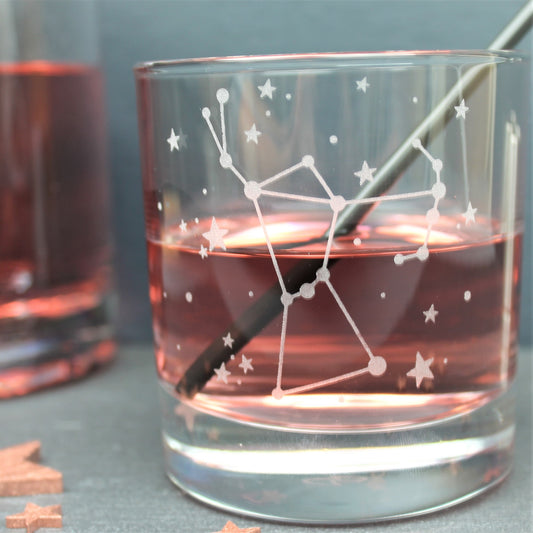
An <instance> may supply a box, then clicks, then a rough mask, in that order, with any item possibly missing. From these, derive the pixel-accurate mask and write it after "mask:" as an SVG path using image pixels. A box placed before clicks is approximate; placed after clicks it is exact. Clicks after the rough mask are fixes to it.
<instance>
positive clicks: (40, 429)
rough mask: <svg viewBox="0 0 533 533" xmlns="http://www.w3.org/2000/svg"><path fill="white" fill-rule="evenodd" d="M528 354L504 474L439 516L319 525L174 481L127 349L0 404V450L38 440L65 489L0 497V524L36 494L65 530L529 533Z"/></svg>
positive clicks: (134, 350)
mask: <svg viewBox="0 0 533 533" xmlns="http://www.w3.org/2000/svg"><path fill="white" fill-rule="evenodd" d="M532 357H533V350H532V349H531V348H529V349H522V351H521V365H520V370H519V376H518V380H517V381H518V410H517V440H516V457H515V468H514V469H513V471H512V473H511V474H510V476H509V477H508V478H507V480H506V481H504V482H503V483H502V484H500V485H499V486H497V487H495V488H493V489H491V490H490V491H488V492H486V493H485V494H483V495H481V496H479V497H477V498H475V499H472V500H470V501H468V502H466V503H463V504H461V505H458V506H456V507H453V508H451V509H448V510H445V511H440V512H438V513H433V514H428V515H424V516H420V517H416V518H411V519H404V520H400V521H390V522H382V523H378V524H375V525H361V526H342V527H340V526H336V527H335V526H333V527H325V526H309V525H302V526H298V525H287V524H279V523H273V522H266V521H259V520H255V519H251V518H246V517H240V516H235V515H232V514H229V513H225V512H223V511H220V510H216V509H212V508H209V507H207V506H205V505H204V504H201V503H199V502H196V501H195V500H193V499H192V498H190V497H188V496H186V495H185V494H184V493H182V492H181V491H180V490H178V489H177V488H175V487H174V486H173V485H172V484H171V483H170V482H169V481H168V480H167V478H166V476H165V473H164V468H163V460H162V449H161V445H160V436H159V412H158V399H157V387H156V379H155V367H154V363H153V353H152V349H151V347H149V346H146V345H144V346H124V347H121V348H120V350H119V353H118V357H117V360H116V361H115V363H113V364H112V365H111V366H110V367H108V368H106V369H104V370H102V371H100V372H97V373H96V374H93V375H92V376H90V377H88V378H86V379H84V380H82V381H79V382H77V383H73V384H68V385H65V386H61V387H58V388H54V389H50V390H47V391H44V392H41V393H37V394H33V395H30V396H27V397H23V398H17V399H13V400H7V401H3V402H0V448H4V447H8V446H12V445H14V444H17V443H21V442H26V441H29V440H40V441H41V443H42V463H43V464H46V465H47V466H50V467H53V468H56V469H58V470H60V471H61V472H63V476H64V485H65V489H64V493H63V494H45V495H37V496H31V497H29V496H24V497H10V498H0V531H8V530H7V529H5V528H4V524H5V516H7V515H9V514H13V513H18V512H20V511H22V509H23V508H24V506H25V504H26V503H27V502H28V501H33V502H34V503H37V504H39V505H53V504H61V505H62V508H63V516H64V517H63V523H64V525H63V529H62V531H64V532H65V533H73V532H85V533H107V532H110V533H111V532H117V533H122V532H143V533H144V532H148V533H149V532H168V533H169V532H178V533H212V532H215V531H220V530H221V529H222V528H223V526H224V524H225V523H226V522H227V521H228V520H232V521H233V522H235V523H236V524H237V525H238V526H239V527H242V528H244V527H251V526H260V527H261V531H262V533H290V532H294V533H296V532H298V533H306V532H311V531H313V532H314V531H327V532H328V533H335V532H346V531H355V532H361V533H364V532H372V533H382V532H387V533H415V532H416V533H419V532H420V533H421V532H432V533H440V532H446V533H454V532H458V533H470V532H478V531H479V532H483V533H490V532H498V533H507V532H509V533H522V532H524V533H526V532H527V533H531V532H532V531H533V511H532V501H533V492H532V470H531V464H532V451H531V425H532V415H531V406H532V401H531V358H532ZM9 531H12V530H9ZM43 531H50V532H51V531H56V530H50V529H44V530H43Z"/></svg>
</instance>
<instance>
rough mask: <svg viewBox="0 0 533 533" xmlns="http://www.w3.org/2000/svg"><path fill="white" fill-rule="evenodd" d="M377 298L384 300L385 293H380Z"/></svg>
mask: <svg viewBox="0 0 533 533" xmlns="http://www.w3.org/2000/svg"><path fill="white" fill-rule="evenodd" d="M379 297H380V298H381V299H382V300H384V299H385V298H386V297H387V293H386V292H382V293H381V294H380V295H379Z"/></svg>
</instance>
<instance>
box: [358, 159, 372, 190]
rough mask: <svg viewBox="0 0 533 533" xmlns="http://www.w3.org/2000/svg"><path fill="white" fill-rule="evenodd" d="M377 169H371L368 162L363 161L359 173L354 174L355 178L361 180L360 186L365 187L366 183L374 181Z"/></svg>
mask: <svg viewBox="0 0 533 533" xmlns="http://www.w3.org/2000/svg"><path fill="white" fill-rule="evenodd" d="M375 171H376V169H375V168H370V167H369V166H368V163H367V162H366V161H363V166H362V168H361V170H359V172H354V176H357V177H358V178H359V185H363V183H364V182H365V181H372V180H373V179H374V176H373V175H372V173H373V172H375Z"/></svg>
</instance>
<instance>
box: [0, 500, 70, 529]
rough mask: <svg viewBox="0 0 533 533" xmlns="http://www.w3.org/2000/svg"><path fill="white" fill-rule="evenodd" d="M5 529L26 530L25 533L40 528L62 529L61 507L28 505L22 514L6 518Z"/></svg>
mask: <svg viewBox="0 0 533 533" xmlns="http://www.w3.org/2000/svg"><path fill="white" fill-rule="evenodd" d="M6 527H8V528H10V529H22V528H26V532H27V533H33V532H34V531H37V530H38V529H40V528H41V527H57V528H59V527H63V518H62V515H61V505H49V506H48V507H40V506H39V505H35V504H34V503H28V504H27V505H26V508H25V509H24V511H23V512H22V513H18V514H13V515H11V516H7V517H6Z"/></svg>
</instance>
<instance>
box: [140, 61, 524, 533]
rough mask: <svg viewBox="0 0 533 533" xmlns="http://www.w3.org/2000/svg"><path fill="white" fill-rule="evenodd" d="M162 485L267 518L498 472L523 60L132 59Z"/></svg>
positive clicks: (508, 378)
mask: <svg viewBox="0 0 533 533" xmlns="http://www.w3.org/2000/svg"><path fill="white" fill-rule="evenodd" d="M135 73H136V83H137V94H138V111H139V128H140V137H141V153H142V165H143V182H144V202H145V219H146V237H147V245H148V258H149V275H150V297H151V301H152V306H153V325H154V335H155V352H156V362H157V370H158V374H159V382H160V390H161V398H162V411H163V441H164V449H165V457H166V466H167V471H168V475H169V476H170V478H171V479H172V480H173V481H174V482H175V483H176V484H177V485H179V486H180V487H182V488H183V489H184V490H185V491H187V492H188V493H190V494H192V495H193V496H195V497H197V498H199V499H200V500H203V501H205V502H208V503H210V504H213V505H215V506H220V507H223V508H226V509H230V510H233V511H238V512H242V513H246V514H249V515H254V516H262V517H269V518H274V519H281V520H289V521H291V520H292V521H302V522H324V523H350V522H352V523H354V522H364V521H373V520H378V519H383V518H389V517H398V516H404V515H409V514H416V513H421V512H427V511H430V510H434V509H438V508H441V507H445V506H448V505H451V504H454V503H457V502H460V501H463V500H464V499H466V498H469V497H471V496H473V495H475V494H478V493H479V492H481V491H483V490H485V489H487V488H488V487H490V486H492V485H494V484H495V483H497V482H499V481H500V480H502V479H503V478H504V477H505V476H506V474H507V473H508V471H509V468H510V466H511V460H512V448H513V438H514V410H513V399H512V398H513V393H512V390H513V387H512V384H513V380H514V376H515V374H516V364H517V361H516V358H517V324H518V316H517V314H518V308H519V296H520V295H519V280H520V259H521V248H522V230H523V215H524V212H523V205H522V202H521V199H522V197H523V194H522V191H523V186H524V181H525V178H526V170H527V164H526V163H527V160H526V156H527V154H526V150H525V148H526V147H527V146H528V141H527V139H526V138H525V136H526V133H527V131H526V128H525V126H526V124H527V118H528V109H527V106H528V98H529V93H528V87H529V82H528V68H527V61H526V60H525V58H524V57H522V56H521V55H519V54H515V53H508V52H484V51H465V52H427V53H426V52H411V53H409V52H402V53H373V54H321V55H302V56H273V57H246V58H215V59H198V60H186V61H173V62H154V63H148V64H143V65H139V66H138V67H137V68H136V71H135Z"/></svg>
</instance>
